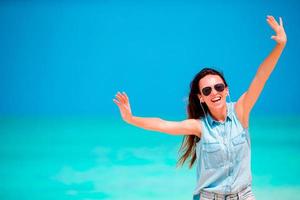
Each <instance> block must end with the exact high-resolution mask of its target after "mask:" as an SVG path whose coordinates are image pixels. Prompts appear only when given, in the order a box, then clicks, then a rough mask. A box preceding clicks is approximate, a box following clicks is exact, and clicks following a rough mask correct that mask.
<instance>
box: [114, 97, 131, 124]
mask: <svg viewBox="0 0 300 200" xmlns="http://www.w3.org/2000/svg"><path fill="white" fill-rule="evenodd" d="M116 98H117V99H118V100H116V99H113V101H114V102H115V103H116V104H117V106H118V107H119V109H120V113H121V116H122V118H123V120H124V121H126V122H127V123H129V122H130V120H131V118H132V114H131V109H130V104H129V98H128V96H127V95H126V93H125V92H123V93H120V92H118V93H117V94H116Z"/></svg>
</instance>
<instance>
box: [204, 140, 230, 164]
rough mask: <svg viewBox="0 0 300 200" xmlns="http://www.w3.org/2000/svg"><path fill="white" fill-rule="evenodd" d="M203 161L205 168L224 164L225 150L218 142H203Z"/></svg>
mask: <svg viewBox="0 0 300 200" xmlns="http://www.w3.org/2000/svg"><path fill="white" fill-rule="evenodd" d="M203 161H204V167H205V169H215V168H218V167H222V166H224V163H225V152H224V150H223V148H222V146H221V144H220V143H219V142H214V143H203Z"/></svg>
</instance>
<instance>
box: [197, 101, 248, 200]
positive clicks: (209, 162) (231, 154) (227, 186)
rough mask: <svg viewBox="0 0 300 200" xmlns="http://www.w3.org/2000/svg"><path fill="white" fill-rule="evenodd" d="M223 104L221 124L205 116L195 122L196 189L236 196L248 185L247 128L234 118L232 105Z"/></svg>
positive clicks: (198, 191)
mask: <svg viewBox="0 0 300 200" xmlns="http://www.w3.org/2000/svg"><path fill="white" fill-rule="evenodd" d="M226 104H227V117H226V119H225V121H224V122H218V121H215V120H214V119H213V118H212V117H211V116H210V114H209V113H207V114H206V117H203V118H201V119H200V120H199V121H200V123H201V125H202V134H201V140H199V141H198V142H197V143H196V156H197V160H196V164H197V166H196V172H197V186H196V188H195V190H194V195H197V194H199V193H200V191H201V190H203V191H207V192H215V193H219V194H232V193H237V192H239V191H240V190H241V189H243V188H245V187H247V186H249V185H251V182H252V176H251V160H250V159H251V150H250V137H249V132H248V128H246V129H245V128H243V126H242V124H241V123H240V121H239V120H238V118H237V115H236V112H235V109H234V104H235V103H226Z"/></svg>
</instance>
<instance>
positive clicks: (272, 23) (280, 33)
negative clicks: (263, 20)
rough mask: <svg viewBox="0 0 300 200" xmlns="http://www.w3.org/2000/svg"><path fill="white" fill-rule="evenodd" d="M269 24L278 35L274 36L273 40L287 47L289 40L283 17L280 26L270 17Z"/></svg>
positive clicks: (268, 18)
mask: <svg viewBox="0 0 300 200" xmlns="http://www.w3.org/2000/svg"><path fill="white" fill-rule="evenodd" d="M267 22H268V24H269V25H270V26H271V28H272V29H273V30H274V31H275V33H276V35H273V36H272V37H271V38H272V39H273V40H275V41H276V42H277V43H278V44H280V45H283V46H285V44H286V41H287V38H286V34H285V31H284V28H283V23H282V19H281V17H279V24H278V23H277V21H276V20H275V19H274V17H273V16H269V15H268V16H267Z"/></svg>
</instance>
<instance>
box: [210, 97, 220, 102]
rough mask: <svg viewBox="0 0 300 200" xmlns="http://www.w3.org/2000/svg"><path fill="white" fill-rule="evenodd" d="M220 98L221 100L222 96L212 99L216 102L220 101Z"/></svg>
mask: <svg viewBox="0 0 300 200" xmlns="http://www.w3.org/2000/svg"><path fill="white" fill-rule="evenodd" d="M220 100H221V97H215V98H213V99H211V101H212V102H213V103H216V102H218V101H220Z"/></svg>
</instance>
